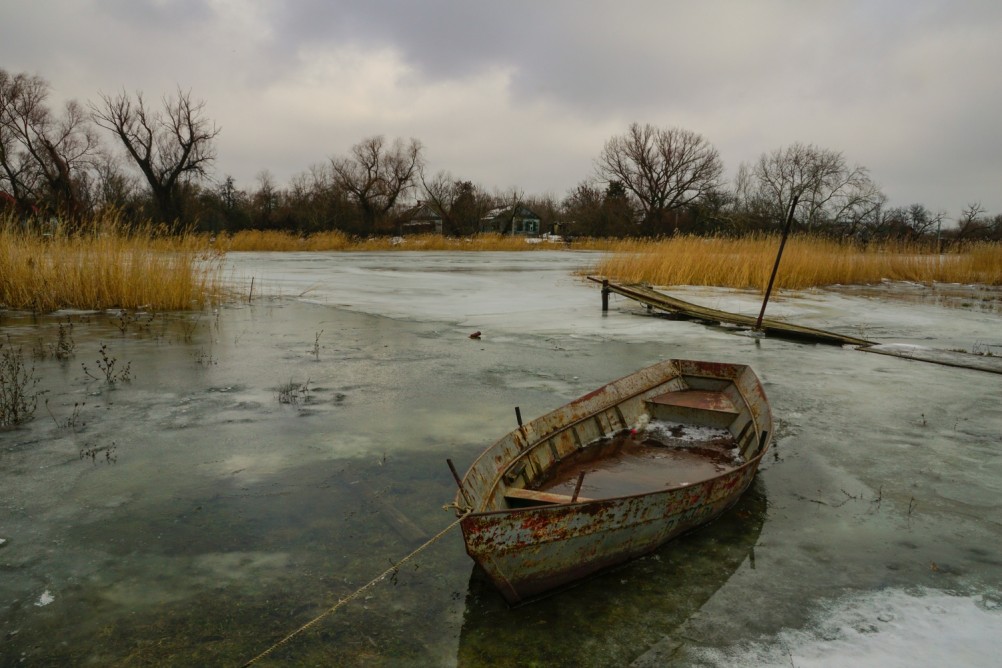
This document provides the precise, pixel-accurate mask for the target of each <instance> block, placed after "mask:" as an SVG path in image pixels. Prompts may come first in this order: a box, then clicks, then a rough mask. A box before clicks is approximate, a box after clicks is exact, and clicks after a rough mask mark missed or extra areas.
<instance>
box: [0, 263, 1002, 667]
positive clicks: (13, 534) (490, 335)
mask: <svg viewBox="0 0 1002 668" xmlns="http://www.w3.org/2000/svg"><path fill="white" fill-rule="evenodd" d="M597 257H598V256H597V255H595V254H590V253H578V252H557V251H538V252H537V251H534V252H525V253H410V252H393V253H364V254H363V253H348V254H345V253H330V254H328V253H302V254H298V253H283V254H257V253H240V254H231V255H230V256H229V257H228V260H227V269H226V275H227V276H228V277H229V279H230V280H231V281H232V282H233V283H234V285H236V286H239V289H240V290H241V291H242V292H243V294H245V295H246V294H248V293H249V290H250V283H251V280H252V279H253V284H254V289H253V299H252V301H251V302H250V303H248V302H247V300H246V299H243V300H240V301H235V302H234V303H232V304H230V305H227V306H225V307H222V308H221V309H219V310H218V311H216V312H214V313H208V312H206V313H201V314H145V315H141V316H139V317H136V318H125V319H123V318H121V317H119V316H118V315H117V314H114V313H72V314H67V313H62V314H56V315H54V316H51V317H37V318H35V317H31V316H30V315H24V314H10V313H7V314H3V315H2V318H3V319H2V321H0V324H2V333H3V334H4V336H5V337H7V336H9V337H10V339H9V340H10V342H11V343H12V344H14V345H21V346H22V348H23V350H24V352H25V356H26V358H27V360H28V361H29V362H31V358H32V357H34V358H35V359H34V366H35V376H36V377H37V378H38V379H39V384H38V386H37V389H38V390H40V391H44V392H45V394H44V395H42V399H41V400H40V402H39V407H38V410H37V412H36V415H35V420H34V421H33V422H31V423H29V424H27V425H25V426H22V427H20V428H18V429H13V430H8V431H4V432H0V476H2V480H3V487H2V491H0V541H3V542H2V544H0V665H4V666H6V665H12V666H13V665H52V664H66V665H234V664H237V665H238V664H240V663H242V662H243V661H246V660H248V659H250V658H251V657H253V656H255V655H256V654H258V652H260V651H262V650H264V649H265V648H267V647H268V646H269V645H270V644H271V643H272V642H274V641H277V640H278V639H280V638H281V637H283V636H284V635H285V634H286V633H288V632H290V631H292V630H293V629H295V628H296V627H298V626H299V625H301V624H303V623H304V622H306V621H308V620H309V619H310V618H312V617H313V616H315V615H316V614H319V613H320V612H321V611H323V610H324V609H325V608H327V607H329V606H331V605H333V604H334V603H336V602H337V600H338V598H339V597H344V596H347V595H348V594H350V593H351V592H353V591H354V590H355V589H356V588H358V587H359V586H361V585H363V584H365V583H366V582H368V581H369V580H370V579H371V578H372V577H374V576H375V575H377V574H378V573H380V572H382V571H383V570H385V569H386V568H387V567H388V566H390V565H391V563H393V562H395V561H397V560H399V559H400V558H401V557H403V556H404V555H406V554H408V553H409V552H410V551H411V550H412V549H413V548H414V547H416V546H417V545H419V544H420V543H421V542H422V541H423V538H426V537H429V536H431V535H433V534H434V533H436V532H437V531H438V530H439V529H441V528H443V527H445V526H446V525H448V524H449V523H450V522H451V521H452V519H453V515H452V514H451V513H449V512H447V511H444V510H443V509H442V505H443V504H445V503H447V502H449V501H451V499H452V496H453V494H454V488H455V484H454V483H453V482H452V479H451V476H450V474H449V472H448V468H447V467H446V465H445V459H446V457H451V458H452V459H453V460H454V461H455V462H456V465H457V467H458V468H459V469H460V470H461V471H462V470H465V468H466V466H468V465H469V464H470V463H471V462H472V461H473V459H474V458H475V457H476V456H477V455H478V454H479V453H480V451H481V450H482V449H483V448H484V447H485V446H486V445H487V444H488V443H490V442H491V441H493V440H495V439H496V438H498V437H499V436H500V435H502V434H503V433H505V432H506V431H508V430H510V429H511V427H512V426H513V423H514V420H515V417H514V407H515V406H519V407H520V408H521V411H522V414H523V415H524V416H526V417H527V418H531V417H534V416H536V415H538V414H540V413H543V412H545V411H548V410H550V409H552V408H555V407H557V406H560V405H562V404H564V403H566V402H567V401H569V400H570V399H573V398H574V397H576V396H579V395H581V394H583V393H585V392H587V391H589V390H591V389H593V388H595V387H597V386H598V385H601V384H603V383H605V382H607V381H609V380H611V379H614V378H618V377H620V376H623V375H625V374H627V373H630V372H632V371H634V370H636V369H638V368H641V367H643V366H646V365H649V364H651V363H653V362H655V361H657V360H661V359H665V358H670V357H683V358H696V359H713V360H726V361H732V362H740V363H746V364H750V365H751V366H752V367H753V368H754V369H755V370H756V372H757V373H758V375H759V376H760V378H761V379H762V380H763V383H764V385H765V387H766V391H767V392H768V393H769V397H770V400H771V403H772V407H773V412H774V415H775V418H776V420H777V424H778V430H777V434H776V438H777V442H776V445H775V449H774V452H773V453H772V454H770V456H769V458H768V461H766V462H763V466H762V468H761V471H760V474H759V476H758V478H757V480H756V482H755V484H754V485H753V487H752V489H751V490H750V492H749V494H747V495H746V496H745V498H744V499H743V500H742V501H741V503H740V504H739V505H738V506H736V507H735V508H734V509H732V510H731V511H729V512H728V513H727V515H726V516H725V517H723V518H722V519H720V520H719V521H717V522H716V523H714V524H712V525H710V526H708V527H705V528H704V529H702V530H700V531H698V532H696V533H694V534H691V535H689V536H687V537H684V538H682V539H681V540H678V541H675V542H673V543H671V544H669V545H667V546H665V547H664V548H663V549H662V550H660V551H659V552H658V553H656V554H654V555H651V556H650V557H647V558H644V559H642V560H640V561H638V562H636V563H634V564H631V565H629V566H627V567H625V568H623V569H620V570H617V571H615V572H613V573H609V574H606V575H604V576H601V577H598V578H595V579H593V580H590V581H588V582H586V583H584V584H582V585H580V586H578V587H575V588H573V589H571V590H568V591H566V592H562V593H560V594H558V595H555V596H552V597H550V598H547V599H545V600H542V601H539V602H537V603H534V604H532V605H529V606H525V607H522V608H518V609H514V610H509V609H507V608H506V607H505V605H504V603H503V602H502V600H501V598H500V596H499V595H497V594H496V593H495V592H493V591H492V590H491V589H490V588H489V587H488V586H486V585H485V584H484V583H483V582H481V581H480V580H479V579H478V578H477V577H476V576H475V574H474V573H473V568H472V562H471V561H470V560H469V559H468V557H467V556H466V554H465V552H464V550H463V546H462V539H461V536H460V535H459V533H458V530H457V531H455V532H454V533H453V534H450V535H448V536H447V537H446V538H445V539H444V540H442V541H440V542H439V543H437V544H436V545H435V546H433V547H432V548H430V549H429V550H427V551H426V552H424V553H423V554H422V555H420V556H419V557H418V558H417V559H416V560H414V561H413V562H409V563H408V564H407V565H405V566H404V567H403V568H401V569H400V571H399V572H398V573H397V574H396V576H395V577H394V578H393V581H392V582H385V583H382V584H380V585H378V586H377V587H375V588H374V589H372V590H371V591H370V592H368V594H367V595H366V596H365V597H364V598H362V599H359V600H357V601H355V602H353V603H351V604H349V605H347V606H346V607H344V608H342V609H340V610H339V611H338V612H337V613H336V614H335V615H333V616H331V617H330V618H328V619H325V620H324V621H322V622H321V623H320V624H318V625H317V626H316V627H314V628H312V629H311V630H309V631H307V632H305V633H304V634H302V635H301V636H299V637H297V638H296V639H295V640H293V641H292V642H290V643H289V644H288V645H286V646H284V647H282V648H281V649H279V650H277V651H276V652H275V653H274V654H273V655H271V656H270V657H268V658H267V659H265V660H263V661H262V662H261V663H260V664H259V665H289V664H311V665H317V664H331V665H349V666H350V665H359V666H361V665H365V666H371V665H387V666H395V665H417V666H439V665H445V666H449V665H461V666H478V665H502V666H503V665H510V666H522V665H532V664H533V662H535V663H536V664H537V665H546V666H610V665H631V664H632V665H635V666H659V665H664V664H665V663H666V662H668V661H669V660H672V661H675V662H676V663H677V664H678V665H691V666H731V665H748V666H758V665H777V666H790V665H791V664H792V665H796V666H822V665H872V666H919V665H929V666H934V665H942V664H943V663H952V664H954V665H958V666H960V665H965V666H966V665H972V666H979V665H985V666H987V665H995V664H996V661H997V656H998V654H999V653H1000V652H1002V401H1000V395H1002V391H1000V390H1002V377H1000V376H998V375H994V374H989V373H985V372H981V371H974V370H965V369H956V368H950V367H945V366H938V365H933V364H927V363H921V362H916V361H908V360H903V359H897V358H892V357H886V356H882V355H872V354H865V353H861V352H857V351H853V350H850V349H841V348H838V347H832V346H820V345H805V344H802V343H794V342H788V341H781V340H777V339H757V338H754V337H751V336H747V335H745V334H742V333H739V332H735V331H734V330H732V329H727V328H723V327H708V326H705V325H701V324H697V323H691V322H684V321H674V320H668V319H664V318H659V317H651V316H649V315H647V314H646V312H645V311H644V309H643V308H642V307H640V306H639V305H637V304H635V303H633V302H630V301H628V300H625V299H622V298H617V297H613V300H612V306H611V309H610V311H609V312H608V313H607V314H603V313H602V312H601V309H600V297H599V289H598V286H596V285H594V284H591V283H589V282H587V281H584V280H583V279H582V278H581V277H580V276H577V275H575V271H577V270H581V269H585V268H587V267H588V266H590V265H591V264H593V263H594V262H595V260H596V259H597ZM672 294H673V295H676V296H680V297H682V298H683V299H689V300H691V301H696V302H698V303H701V304H705V305H708V306H712V307H715V308H722V309H729V310H737V311H741V312H745V313H750V314H756V313H757V308H758V298H757V297H756V296H755V295H754V294H751V293H744V292H740V291H734V290H722V289H707V288H683V289H675V290H672ZM769 315H770V316H774V317H775V316H781V317H786V318H790V319H791V320H793V321H795V322H798V323H800V324H804V325H810V326H815V327H823V328H827V329H832V330H836V331H842V332H845V333H849V334H853V335H862V336H864V337H865V338H868V339H873V340H877V341H881V342H885V343H895V344H908V345H921V346H927V347H931V348H941V349H947V350H965V351H972V350H973V351H976V352H993V353H994V354H996V355H997V354H1000V352H1002V327H1000V326H999V325H1000V318H1002V315H1000V312H999V306H998V292H997V291H988V290H977V289H969V288H964V287H963V286H940V287H938V288H936V289H931V288H925V287H922V286H916V285H887V286H879V287H877V288H874V289H867V290H849V289H843V290H815V291H806V292H799V293H790V294H781V295H779V296H778V297H774V300H773V301H772V302H771V303H770V308H769ZM68 320H69V321H70V322H72V323H73V328H72V334H71V335H72V338H73V342H74V349H73V353H72V355H71V356H70V358H69V359H68V360H60V359H56V358H55V357H54V356H53V355H52V354H51V353H52V351H53V347H54V345H55V343H56V341H57V339H58V336H57V335H58V326H59V325H60V324H63V326H64V327H66V325H65V323H66V322H67V321H68ZM474 331H480V332H482V338H481V339H479V340H473V339H470V338H469V335H470V334H471V333H472V332H474ZM102 343H103V344H105V346H106V349H105V350H106V354H107V355H108V356H109V359H114V360H115V366H114V367H113V368H112V370H111V373H112V375H113V376H115V375H116V374H118V377H117V382H114V383H109V382H108V381H107V380H106V375H105V374H104V373H103V372H102V371H101V368H100V365H99V364H98V362H99V360H102V358H101V355H100V346H101V344H102ZM32 351H34V355H32ZM126 364H129V376H131V379H129V380H125V379H124V378H122V377H121V372H122V370H123V369H124V366H125V365H126ZM84 367H86V371H87V372H89V373H85V369H84ZM92 375H96V376H98V378H99V379H95V378H92V377H91V376H92ZM46 400H47V402H48V403H47V405H46V404H45V403H44V402H45V401H46ZM388 508H396V509H398V510H399V511H401V512H402V514H403V518H399V517H395V516H394V515H393V513H392V512H390V511H389V510H388Z"/></svg>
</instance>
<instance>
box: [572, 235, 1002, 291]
mask: <svg viewBox="0 0 1002 668" xmlns="http://www.w3.org/2000/svg"><path fill="white" fill-rule="evenodd" d="M778 248H779V238H778V237H777V236H760V237H754V238H744V239H725V238H702V237H689V236H681V237H673V238H669V239H663V240H656V241H644V240H636V241H624V242H621V243H620V244H619V245H618V246H617V247H616V248H614V249H613V252H612V253H611V254H609V255H608V256H606V257H604V258H603V259H602V260H600V261H599V262H598V263H597V264H596V265H595V267H593V269H592V271H591V273H593V274H597V275H601V276H604V277H606V278H609V279H610V280H614V281H618V282H623V283H647V284H650V285H715V286H721V287H732V288H752V289H757V290H762V291H764V290H765V287H766V285H767V284H768V282H769V274H770V272H771V271H772V267H773V264H774V262H775V259H776V251H777V249H778ZM882 280H891V281H916V282H927V283H928V282H944V283H968V284H970V283H979V284H985V285H1002V244H998V243H978V244H970V245H968V246H965V247H964V248H963V249H961V250H958V251H955V252H951V253H946V254H939V253H935V252H931V250H930V247H929V245H928V244H924V245H919V244H884V245H875V244H871V245H869V246H866V247H863V246H861V245H859V244H857V243H854V242H849V241H833V240H830V239H822V238H818V237H808V236H795V237H791V238H790V240H789V241H788V242H787V244H786V248H785V250H784V251H783V258H782V262H781V264H780V269H779V274H778V275H777V277H776V287H778V288H787V289H804V288H811V287H819V286H825V285H865V284H873V283H879V282H880V281H882Z"/></svg>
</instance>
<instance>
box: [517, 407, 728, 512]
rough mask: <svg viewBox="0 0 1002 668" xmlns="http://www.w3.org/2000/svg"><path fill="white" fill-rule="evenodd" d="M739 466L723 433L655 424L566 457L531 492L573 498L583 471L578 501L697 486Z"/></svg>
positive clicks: (679, 425) (693, 427) (664, 423)
mask: <svg viewBox="0 0 1002 668" xmlns="http://www.w3.org/2000/svg"><path fill="white" fill-rule="evenodd" d="M742 463H743V460H742V458H741V456H740V452H739V450H738V443H737V440H736V439H735V438H734V436H733V435H731V433H730V432H729V431H728V430H727V429H723V428H718V427H707V426H694V425H685V424H679V423H673V422H663V421H659V420H653V421H651V422H650V423H648V424H646V425H644V426H643V427H642V428H640V429H633V430H623V431H622V432H620V433H618V434H616V435H615V436H613V437H611V438H606V439H601V440H599V441H596V442H594V443H591V444H589V445H588V446H586V447H584V448H582V449H581V450H578V451H577V452H575V453H573V454H572V455H570V456H568V457H565V458H564V459H563V460H562V461H560V462H559V463H558V464H557V465H555V466H554V467H552V468H551V469H550V471H548V472H547V475H546V476H545V478H544V479H542V480H540V481H539V482H538V483H537V484H536V485H534V489H535V490H538V491H540V492H545V493H548V494H558V495H564V496H572V495H573V494H574V488H575V487H576V485H577V481H578V477H579V475H580V473H581V472H582V471H584V472H585V477H584V482H583V484H582V486H581V490H580V492H579V497H578V498H579V499H582V500H584V499H601V498H611V497H617V496H627V495H630V494H640V493H645V492H652V491H657V490H663V489H666V488H670V487H676V486H679V485H684V484H690V483H696V482H700V481H703V480H706V479H708V478H713V477H715V476H718V475H721V474H722V473H725V472H727V471H729V470H732V469H734V468H737V467H738V466H740V465H741V464H742Z"/></svg>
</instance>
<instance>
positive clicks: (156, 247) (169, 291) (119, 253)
mask: <svg viewBox="0 0 1002 668" xmlns="http://www.w3.org/2000/svg"><path fill="white" fill-rule="evenodd" d="M222 259H223V256H222V254H220V253H218V252H217V251H214V250H212V249H211V248H209V247H208V246H207V245H206V244H205V241H204V239H202V238H200V237H197V236H194V235H180V236H166V235H158V234H156V233H155V231H154V230H153V229H152V228H150V227H144V228H141V229H139V230H136V231H134V232H126V231H124V228H123V227H122V226H119V225H115V224H103V225H100V226H96V227H95V228H94V229H92V230H91V231H89V232H87V233H84V234H76V235H72V236H68V235H60V234H56V235H53V236H43V235H39V234H33V233H25V232H23V231H21V230H20V229H19V228H18V226H17V225H12V224H6V225H0V308H6V309H16V310H31V311H38V312H48V311H54V310H57V309H64V308H79V309H103V308H124V309H150V310H171V311H174V310H186V309H199V308H202V307H204V306H206V305H207V304H210V303H215V302H218V301H220V300H222V299H224V298H225V290H224V288H223V283H222V280H221V274H222Z"/></svg>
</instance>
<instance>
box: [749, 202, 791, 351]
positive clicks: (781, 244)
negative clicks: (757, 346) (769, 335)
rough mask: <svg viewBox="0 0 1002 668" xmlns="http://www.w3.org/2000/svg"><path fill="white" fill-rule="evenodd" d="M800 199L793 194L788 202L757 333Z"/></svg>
mask: <svg viewBox="0 0 1002 668" xmlns="http://www.w3.org/2000/svg"><path fill="white" fill-rule="evenodd" d="M799 199H800V193H795V194H794V195H793V200H792V201H791V202H790V213H789V215H788V216H787V217H786V226H785V227H784V228H783V238H782V239H781V240H780V242H779V251H778V252H777V253H776V263H775V264H774V265H772V275H771V276H769V286H768V287H767V288H766V289H765V299H763V300H762V310H761V311H759V313H758V319H757V320H755V329H756V330H757V331H761V330H762V318H764V317H765V307H766V305H767V304H768V303H769V294H770V293H772V284H773V283H774V282H775V280H776V274H777V273H778V272H779V261H780V260H781V259H783V247H784V246H786V238H787V237H788V236H790V227H791V226H792V225H793V213H794V212H795V211H796V210H797V200H799Z"/></svg>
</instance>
